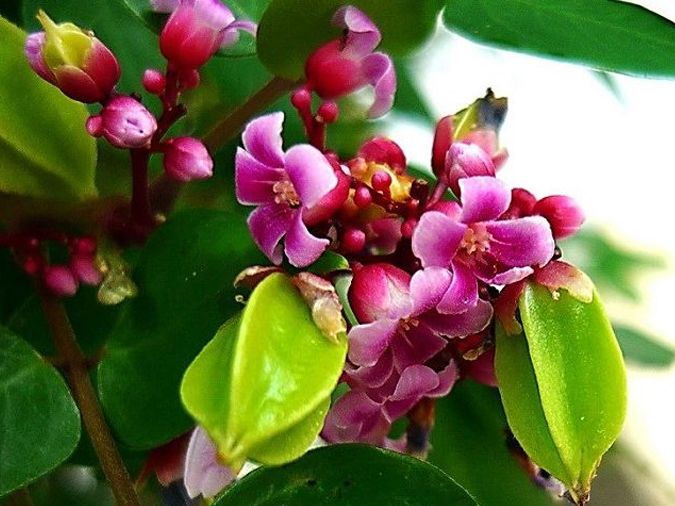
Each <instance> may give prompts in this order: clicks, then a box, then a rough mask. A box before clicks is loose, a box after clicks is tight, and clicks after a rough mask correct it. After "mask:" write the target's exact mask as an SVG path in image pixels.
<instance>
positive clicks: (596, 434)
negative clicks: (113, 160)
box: [495, 283, 626, 502]
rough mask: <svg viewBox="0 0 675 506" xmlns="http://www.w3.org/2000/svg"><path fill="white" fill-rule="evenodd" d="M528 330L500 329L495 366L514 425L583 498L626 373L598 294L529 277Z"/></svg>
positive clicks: (617, 425)
mask: <svg viewBox="0 0 675 506" xmlns="http://www.w3.org/2000/svg"><path fill="white" fill-rule="evenodd" d="M519 308H520V315H521V319H522V322H523V329H524V331H525V338H523V336H506V335H505V334H504V332H503V330H502V329H501V328H500V327H499V326H498V328H497V353H496V359H495V369H496V372H497V377H498V379H499V385H500V393H501V395H502V401H503V403H504V409H505V411H506V415H507V418H508V421H509V426H510V427H511V430H512V431H513V433H514V434H515V436H516V438H517V439H518V441H519V442H520V444H521V445H522V446H523V448H524V449H525V451H526V452H527V454H528V455H529V456H530V457H531V458H532V459H533V460H534V461H535V462H536V463H537V464H539V465H540V466H541V467H543V468H544V469H546V470H547V471H548V472H550V473H551V474H553V475H554V476H556V477H557V478H558V479H560V480H561V481H562V482H563V483H564V484H565V485H566V486H567V487H568V488H569V489H570V490H571V493H572V495H573V497H575V498H576V499H577V500H578V501H579V502H582V501H583V500H584V498H586V497H587V495H588V493H589V491H590V484H591V480H592V479H593V477H594V476H595V472H596V470H597V467H598V465H599V464H600V460H601V458H602V455H603V454H604V453H605V452H606V451H607V450H608V449H609V447H610V446H611V445H612V444H613V443H614V441H615V440H616V438H617V436H618V434H619V432H620V431H621V427H622V425H623V421H624V418H625V414H626V372H625V369H624V365H623V360H622V358H621V351H620V349H619V346H618V343H617V341H616V338H615V337H614V333H613V331H612V327H611V325H610V323H609V320H608V319H607V316H606V314H605V311H604V308H603V306H602V303H601V302H600V300H599V297H598V294H597V293H596V292H595V291H594V293H593V300H592V301H591V302H589V303H584V302H581V301H579V300H577V299H575V298H573V297H572V296H571V295H570V294H569V293H567V291H565V290H559V291H557V292H555V293H553V294H552V293H551V292H550V291H549V290H548V289H547V288H544V287H542V286H539V285H536V284H532V283H528V284H527V285H526V286H525V289H524V292H523V294H522V296H521V299H520V303H519Z"/></svg>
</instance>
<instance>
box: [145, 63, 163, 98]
mask: <svg viewBox="0 0 675 506" xmlns="http://www.w3.org/2000/svg"><path fill="white" fill-rule="evenodd" d="M165 86H166V77H164V74H162V73H161V72H160V71H159V70H155V69H147V70H146V71H145V72H144V73H143V88H145V89H146V91H147V92H148V93H152V94H153V95H160V94H161V93H163V92H164V88H165Z"/></svg>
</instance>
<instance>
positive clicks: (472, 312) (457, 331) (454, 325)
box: [420, 299, 493, 338]
mask: <svg viewBox="0 0 675 506" xmlns="http://www.w3.org/2000/svg"><path fill="white" fill-rule="evenodd" d="M492 314H493V310H492V305H491V304H490V303H489V302H486V301H484V300H482V299H478V300H477V301H476V305H475V306H473V307H470V308H468V309H467V310H466V311H465V312H464V313H458V314H442V313H436V312H434V311H432V312H429V313H427V314H425V315H424V316H423V317H422V318H420V320H421V321H422V322H423V323H424V324H426V325H428V326H429V327H430V328H432V329H433V330H434V332H437V333H438V334H440V335H443V336H446V337H449V338H452V337H464V336H469V335H472V334H477V333H478V332H480V331H481V330H483V329H485V328H486V327H487V326H488V325H489V324H490V320H491V319H492Z"/></svg>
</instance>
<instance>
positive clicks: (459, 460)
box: [429, 381, 555, 506]
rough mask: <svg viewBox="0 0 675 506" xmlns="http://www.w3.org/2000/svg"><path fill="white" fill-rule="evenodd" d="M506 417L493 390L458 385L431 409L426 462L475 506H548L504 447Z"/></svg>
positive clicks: (550, 502) (547, 500)
mask: <svg viewBox="0 0 675 506" xmlns="http://www.w3.org/2000/svg"><path fill="white" fill-rule="evenodd" d="M506 428H507V423H506V417H505V416H504V410H503V408H502V405H501V401H500V400H499V393H498V391H497V389H496V388H491V387H487V386H484V385H480V384H478V383H475V382H473V381H463V382H461V383H459V384H457V385H455V387H453V389H452V392H451V394H450V395H448V396H447V397H444V398H442V399H439V400H438V402H437V403H436V423H435V425H434V430H433V431H432V433H431V453H430V454H429V462H431V463H432V464H434V465H435V466H438V467H439V468H440V469H441V470H443V471H445V472H446V473H448V474H449V475H450V476H452V477H453V478H454V479H455V480H456V481H457V483H459V484H460V485H461V486H463V487H464V488H465V489H466V490H467V491H468V492H469V493H470V494H471V495H472V496H473V497H475V499H476V502H477V503H478V504H480V505H481V506H503V505H505V504H509V505H510V504H514V505H516V504H517V505H518V506H553V505H554V504H555V501H554V500H553V499H552V497H551V496H550V495H549V494H548V493H547V492H546V491H545V490H543V489H541V488H539V487H537V486H535V485H534V484H533V483H532V481H531V480H530V478H529V476H528V475H527V473H526V472H525V471H524V470H523V469H522V468H521V467H520V465H519V463H518V461H517V460H516V458H515V457H514V456H513V455H512V454H511V453H510V452H509V449H508V446H507V443H506Z"/></svg>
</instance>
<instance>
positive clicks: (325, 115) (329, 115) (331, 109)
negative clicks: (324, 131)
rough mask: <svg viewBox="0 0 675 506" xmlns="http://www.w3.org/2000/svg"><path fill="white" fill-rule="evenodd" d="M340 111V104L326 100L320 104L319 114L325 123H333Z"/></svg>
mask: <svg viewBox="0 0 675 506" xmlns="http://www.w3.org/2000/svg"><path fill="white" fill-rule="evenodd" d="M338 113H339V109H338V105H337V104H336V103H335V102H324V103H323V104H321V106H319V111H318V115H319V117H320V118H321V120H322V121H323V122H324V123H333V122H334V121H335V120H337V117H338Z"/></svg>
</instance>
